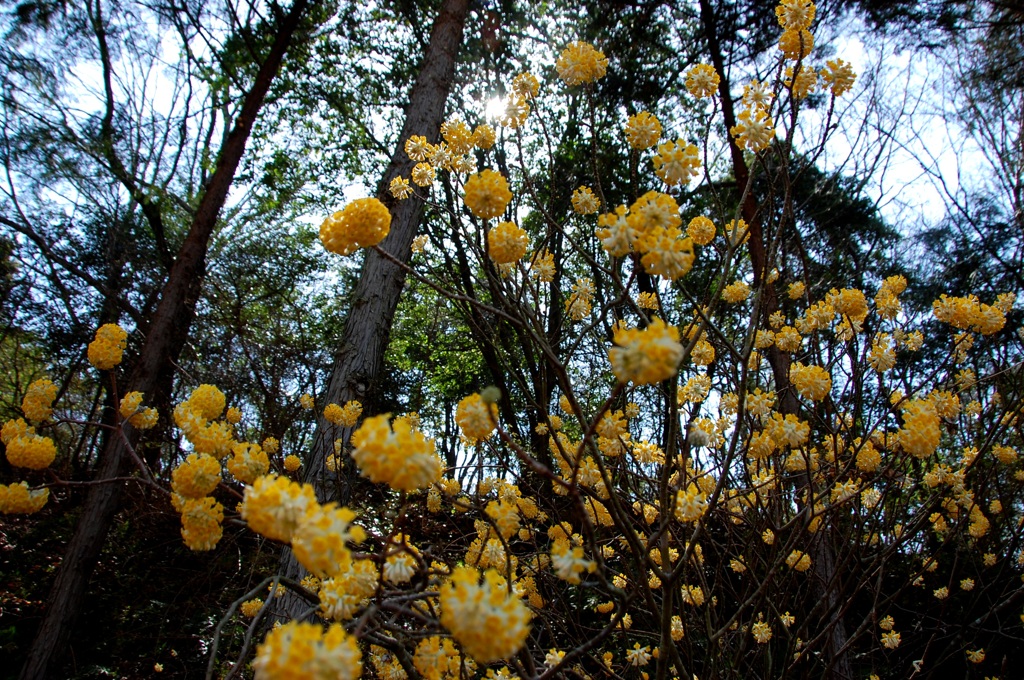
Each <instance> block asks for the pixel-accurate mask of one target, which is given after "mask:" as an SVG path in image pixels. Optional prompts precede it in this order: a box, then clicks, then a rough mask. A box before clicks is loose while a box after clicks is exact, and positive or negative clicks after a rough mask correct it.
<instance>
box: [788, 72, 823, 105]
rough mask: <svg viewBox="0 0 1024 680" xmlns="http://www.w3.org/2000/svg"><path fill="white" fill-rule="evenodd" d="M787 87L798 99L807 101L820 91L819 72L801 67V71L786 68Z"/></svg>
mask: <svg viewBox="0 0 1024 680" xmlns="http://www.w3.org/2000/svg"><path fill="white" fill-rule="evenodd" d="M785 85H786V87H788V88H789V89H790V91H791V92H792V93H793V97H794V98H796V99H806V98H807V96H808V95H811V94H813V93H814V91H815V90H817V89H818V72H817V71H815V70H814V69H812V68H811V67H809V66H804V65H801V66H800V68H799V69H794V68H793V67H792V66H787V67H786V80H785Z"/></svg>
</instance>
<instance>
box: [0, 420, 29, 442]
mask: <svg viewBox="0 0 1024 680" xmlns="http://www.w3.org/2000/svg"><path fill="white" fill-rule="evenodd" d="M35 433H36V428H34V427H31V426H30V425H29V424H28V423H26V422H25V421H24V420H23V419H21V418H18V419H17V420H8V421H7V422H6V423H4V427H3V430H0V441H2V442H3V443H4V444H10V443H11V442H12V441H14V440H15V439H17V438H18V437H23V436H25V435H27V434H35Z"/></svg>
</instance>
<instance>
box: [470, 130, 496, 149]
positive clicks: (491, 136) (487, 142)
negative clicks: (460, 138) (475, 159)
mask: <svg viewBox="0 0 1024 680" xmlns="http://www.w3.org/2000/svg"><path fill="white" fill-rule="evenodd" d="M496 141H497V135H495V133H494V128H492V127H491V126H490V125H486V124H484V125H477V126H476V129H475V130H473V146H475V147H476V148H478V149H482V150H487V149H490V148H491V147H492V146H494V143H495V142H496Z"/></svg>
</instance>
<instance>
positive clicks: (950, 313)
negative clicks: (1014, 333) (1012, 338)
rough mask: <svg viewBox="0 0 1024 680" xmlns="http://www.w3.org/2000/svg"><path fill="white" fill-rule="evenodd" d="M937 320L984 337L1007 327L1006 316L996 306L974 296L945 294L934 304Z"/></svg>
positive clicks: (933, 308)
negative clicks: (950, 295) (980, 300)
mask: <svg viewBox="0 0 1024 680" xmlns="http://www.w3.org/2000/svg"><path fill="white" fill-rule="evenodd" d="M932 312H933V313H934V314H935V318H936V319H938V320H939V321H942V322H943V323H948V324H949V325H951V326H953V327H954V328H959V329H961V330H967V329H970V330H973V331H975V332H977V333H981V334H982V335H992V334H993V333H997V332H999V331H1000V330H1002V328H1003V326H1005V325H1006V316H1005V315H1004V314H1003V311H1002V310H1001V309H1000V308H999V307H997V306H995V305H986V304H984V303H982V302H979V301H978V298H977V297H975V296H974V295H968V296H966V297H949V296H948V295H946V294H945V293H943V294H942V295H941V296H940V297H939V299H938V300H936V301H935V302H933V303H932Z"/></svg>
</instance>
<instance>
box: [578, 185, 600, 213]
mask: <svg viewBox="0 0 1024 680" xmlns="http://www.w3.org/2000/svg"><path fill="white" fill-rule="evenodd" d="M600 207H601V202H600V201H599V200H598V199H597V196H595V195H594V192H593V191H592V190H591V188H590V187H587V186H581V187H580V188H578V189H576V191H574V192H572V209H573V210H575V211H576V213H577V214H579V215H593V214H594V213H596V212H597V211H598V209H599V208H600Z"/></svg>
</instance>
